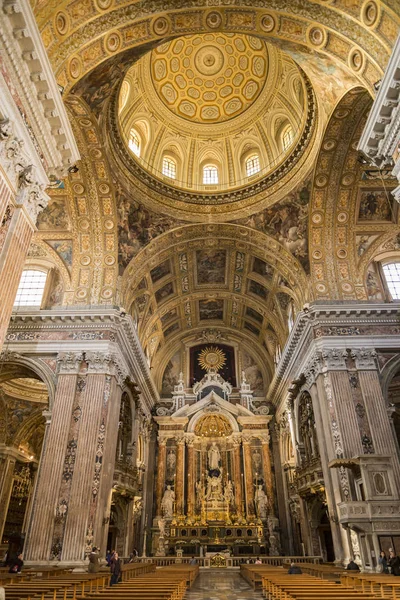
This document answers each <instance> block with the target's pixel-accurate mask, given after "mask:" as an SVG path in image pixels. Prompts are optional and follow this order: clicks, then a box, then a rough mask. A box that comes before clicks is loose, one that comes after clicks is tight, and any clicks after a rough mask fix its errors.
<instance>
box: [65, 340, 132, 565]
mask: <svg viewBox="0 0 400 600" xmlns="http://www.w3.org/2000/svg"><path fill="white" fill-rule="evenodd" d="M86 361H87V363H88V371H87V378H86V393H85V396H84V402H83V406H81V410H82V416H81V423H80V429H79V435H78V441H77V449H76V455H75V468H74V474H73V478H72V483H71V492H70V501H69V504H68V513H67V518H66V525H65V533H64V540H63V548H62V555H61V558H62V560H63V561H80V560H83V559H84V556H85V552H89V551H90V549H91V546H93V544H94V545H100V541H101V538H102V534H103V528H104V525H103V519H104V516H105V513H106V512H108V510H109V507H108V506H107V504H108V501H109V496H108V494H109V490H110V488H112V479H113V473H114V465H115V455H116V446H117V439H118V419H119V411H120V404H121V395H122V390H121V386H122V384H123V380H124V376H123V375H122V377H120V376H119V374H118V373H117V372H114V364H113V359H112V357H111V355H110V354H106V353H100V352H91V353H86ZM118 384H119V385H118ZM103 550H104V549H103Z"/></svg>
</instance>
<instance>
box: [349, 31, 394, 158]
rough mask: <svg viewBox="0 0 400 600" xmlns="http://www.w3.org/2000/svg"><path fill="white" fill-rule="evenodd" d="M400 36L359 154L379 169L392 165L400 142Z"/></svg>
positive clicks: (359, 146) (370, 116)
mask: <svg viewBox="0 0 400 600" xmlns="http://www.w3.org/2000/svg"><path fill="white" fill-rule="evenodd" d="M399 102H400V36H399V37H398V38H397V42H396V44H395V46H394V48H393V52H392V55H391V57H390V60H389V63H388V65H387V67H386V71H385V74H384V76H383V79H382V81H381V83H380V87H379V91H378V93H377V96H376V98H375V101H374V103H373V105H372V109H371V112H370V114H369V117H368V120H367V123H366V125H365V128H364V132H363V134H362V136H361V139H360V142H359V144H358V150H361V151H362V152H364V154H365V155H366V156H368V158H369V159H370V160H371V161H372V162H373V163H374V164H375V165H376V166H377V167H380V168H381V167H384V166H385V165H390V164H391V162H392V156H393V153H394V151H395V149H396V146H397V144H398V142H399V139H400V107H399Z"/></svg>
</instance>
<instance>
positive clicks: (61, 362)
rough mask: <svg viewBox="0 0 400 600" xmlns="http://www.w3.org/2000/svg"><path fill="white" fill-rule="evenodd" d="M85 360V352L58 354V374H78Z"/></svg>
mask: <svg viewBox="0 0 400 600" xmlns="http://www.w3.org/2000/svg"><path fill="white" fill-rule="evenodd" d="M83 360H84V355H83V352H60V354H59V355H58V356H57V367H58V374H59V375H63V374H69V375H77V374H78V373H79V370H80V368H81V364H82V362H83Z"/></svg>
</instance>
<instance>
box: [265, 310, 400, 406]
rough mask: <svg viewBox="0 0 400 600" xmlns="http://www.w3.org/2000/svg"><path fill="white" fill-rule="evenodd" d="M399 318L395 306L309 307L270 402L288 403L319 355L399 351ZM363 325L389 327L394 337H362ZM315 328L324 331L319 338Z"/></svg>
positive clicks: (296, 329) (293, 336) (287, 348)
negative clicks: (294, 385) (291, 385)
mask: <svg viewBox="0 0 400 600" xmlns="http://www.w3.org/2000/svg"><path fill="white" fill-rule="evenodd" d="M399 316H400V306H399V305H398V304H394V303H393V304H383V303H379V304H378V303H377V304H371V303H367V302H365V303H362V302H354V303H349V302H343V303H339V302H331V303H329V302H315V303H313V304H310V305H306V306H305V307H304V308H303V311H301V312H300V313H299V314H298V315H297V319H296V322H295V324H294V326H293V329H292V331H291V333H290V335H289V338H288V340H287V342H286V345H285V348H284V351H283V353H282V356H281V359H280V361H279V363H278V365H277V368H276V371H275V375H274V378H273V380H272V382H271V385H270V387H269V390H268V394H267V399H268V400H269V401H271V402H273V404H274V405H275V406H277V405H278V404H279V403H280V401H281V400H283V399H285V398H286V396H287V387H288V382H291V381H292V380H294V379H297V378H298V377H299V375H300V374H301V373H302V371H304V370H305V368H306V365H307V364H310V361H311V362H312V357H313V355H315V353H316V352H328V351H329V350H333V349H336V350H338V349H341V348H345V349H349V350H353V349H354V351H355V352H356V351H357V350H364V349H378V348H380V347H384V348H390V347H393V348H398V346H399V338H400V320H399ZM363 325H368V326H372V325H377V326H378V325H380V326H382V325H384V326H390V327H391V328H392V335H390V336H388V334H387V332H384V333H382V334H380V333H379V332H378V331H377V334H376V335H371V334H369V333H368V334H363V333H362V326H363ZM316 327H320V328H321V331H320V335H319V336H318V337H317V336H316V335H314V332H313V329H314V328H316ZM323 327H326V328H327V331H326V332H324V331H323V330H322V328H323ZM360 328H361V329H360ZM310 336H312V339H311V340H310ZM357 356H359V355H357ZM360 364H361V362H360Z"/></svg>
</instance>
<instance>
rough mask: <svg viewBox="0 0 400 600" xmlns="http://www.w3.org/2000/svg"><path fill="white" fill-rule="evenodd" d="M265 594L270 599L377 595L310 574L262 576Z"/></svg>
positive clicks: (371, 599) (365, 599)
mask: <svg viewBox="0 0 400 600" xmlns="http://www.w3.org/2000/svg"><path fill="white" fill-rule="evenodd" d="M262 588H263V594H264V595H265V597H266V598H268V599H269V600H272V599H277V598H279V599H282V600H322V599H324V600H375V599H376V598H378V597H377V596H375V595H373V594H370V593H363V592H359V591H358V590H355V589H350V588H347V587H345V586H344V585H341V584H338V583H335V582H334V581H329V580H326V579H320V578H318V577H314V576H312V575H308V574H302V575H288V574H287V572H284V571H283V570H282V572H281V573H277V572H276V571H275V572H274V573H270V574H267V573H265V574H264V575H263V577H262Z"/></svg>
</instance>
